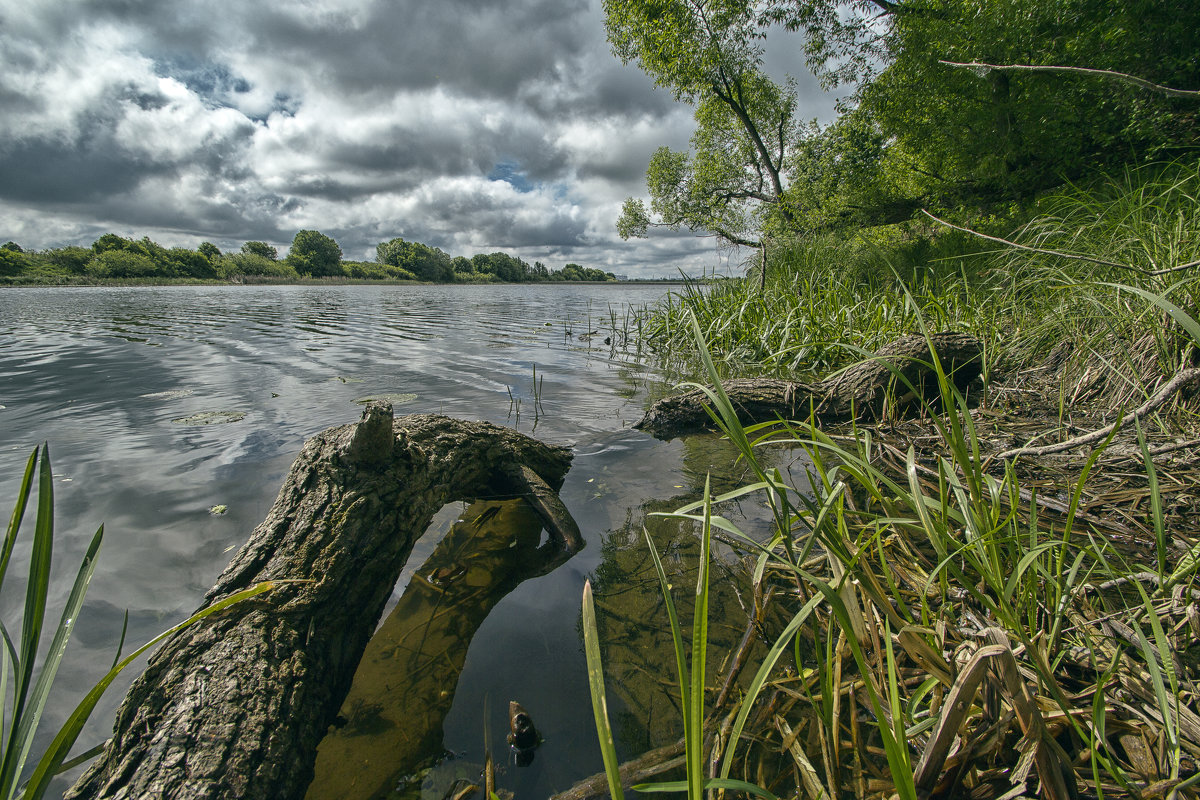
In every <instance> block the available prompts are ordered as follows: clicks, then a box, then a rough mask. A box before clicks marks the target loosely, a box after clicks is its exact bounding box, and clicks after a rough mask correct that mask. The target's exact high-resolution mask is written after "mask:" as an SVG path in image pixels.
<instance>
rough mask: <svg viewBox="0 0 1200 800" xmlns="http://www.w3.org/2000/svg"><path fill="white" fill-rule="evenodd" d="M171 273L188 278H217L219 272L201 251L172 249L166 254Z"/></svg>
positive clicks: (182, 248)
mask: <svg viewBox="0 0 1200 800" xmlns="http://www.w3.org/2000/svg"><path fill="white" fill-rule="evenodd" d="M166 257H167V259H168V260H169V261H170V264H171V267H170V269H171V272H173V273H174V274H177V275H181V276H185V277H188V278H215V277H217V270H216V268H215V267H214V266H213V263H212V262H211V261H209V260H208V258H206V257H205V255H204V254H203V253H201V252H200V251H199V250H190V249H188V248H186V247H172V248H171V249H170V250H168V251H167V252H166Z"/></svg>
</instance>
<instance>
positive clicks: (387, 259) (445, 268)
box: [375, 238, 454, 283]
mask: <svg viewBox="0 0 1200 800" xmlns="http://www.w3.org/2000/svg"><path fill="white" fill-rule="evenodd" d="M375 260H376V261H377V262H378V263H380V264H391V265H392V266H394V267H399V268H401V269H405V270H408V271H409V272H411V273H412V274H414V275H416V276H417V279H418V280H422V281H430V282H433V283H450V282H452V281H453V280H454V263H453V260H452V259H451V258H450V256H449V255H447V254H446V253H444V252H443V251H442V250H440V249H439V248H436V247H430V246H429V245H427V244H422V243H420V242H407V241H405V240H404V239H400V238H396V239H391V240H389V241H386V242H381V243H380V244H379V245H377V246H376V248H375Z"/></svg>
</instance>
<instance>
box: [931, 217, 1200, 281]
mask: <svg viewBox="0 0 1200 800" xmlns="http://www.w3.org/2000/svg"><path fill="white" fill-rule="evenodd" d="M921 213H922V214H924V215H925V216H927V217H929V218H930V219H931V220H933V221H934V222H936V223H938V224H939V225H945V226H946V227H947V228H953V229H954V230H956V231H962V232H963V233H969V234H971V235H972V236H978V237H979V238H980V239H987V240H988V241H989V242H998V243H1000V244H1006V245H1008V246H1009V247H1015V248H1016V249H1018V250H1025V251H1027V252H1030V253H1041V254H1042V255H1046V256H1058V257H1060V258H1070V259H1074V260H1076V261H1087V262H1089V263H1092V264H1100V265H1101V266H1104V267H1116V268H1118V269H1127V270H1129V271H1130V272H1138V273H1140V274H1142V275H1150V276H1157V275H1167V274H1169V273H1172V272H1180V271H1182V270H1185V269H1191V268H1193V267H1200V260H1197V261H1189V262H1188V263H1186V264H1177V265H1175V266H1173V267H1166V268H1164V269H1143V268H1142V267H1135V266H1133V265H1132V264H1121V263H1119V262H1116V261H1105V260H1104V259H1102V258H1093V257H1091V256H1084V255H1079V254H1078V253H1064V252H1062V251H1061V250H1047V249H1046V248H1044V247H1032V246H1030V245H1027V244H1021V243H1020V242H1014V241H1012V240H1010V239H1001V238H1000V237H999V236H989V235H988V234H986V233H980V232H979V231H975V230H971V229H970V228H964V227H962V226H960V225H955V224H954V223H952V222H947V221H946V220H944V219H941V218H940V217H935V216H934V215H933V214H930V213H929V212H928V211H926V210H925V209H923V208H922V209H921Z"/></svg>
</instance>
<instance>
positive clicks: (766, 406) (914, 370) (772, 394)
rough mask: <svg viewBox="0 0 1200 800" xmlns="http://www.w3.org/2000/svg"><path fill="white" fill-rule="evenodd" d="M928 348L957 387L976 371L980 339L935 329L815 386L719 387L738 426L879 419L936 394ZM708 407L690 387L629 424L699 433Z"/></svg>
mask: <svg viewBox="0 0 1200 800" xmlns="http://www.w3.org/2000/svg"><path fill="white" fill-rule="evenodd" d="M931 347H932V349H933V351H934V352H936V353H937V357H938V360H939V362H940V363H941V365H942V369H943V370H945V372H946V374H947V375H948V376H950V378H951V380H952V381H953V382H954V384H955V386H957V387H958V389H959V390H960V391H965V390H966V388H967V386H968V384H970V383H971V381H973V380H975V378H977V377H978V376H979V373H980V371H981V369H982V357H981V348H980V345H979V340H977V339H976V338H975V337H973V336H968V335H966V334H961V333H935V334H933V335H932V336H930V337H929V339H926V338H925V337H924V336H902V337H900V338H899V339H897V340H896V341H894V342H892V343H890V344H888V345H885V346H884V347H882V348H880V350H879V352H877V353H876V354H875V355H874V356H873V357H872V358H869V359H866V360H865V361H860V362H859V363H857V364H855V365H853V366H851V367H849V368H847V369H845V370H842V371H841V372H838V373H835V374H834V375H831V376H829V377H828V378H826V379H825V380H823V381H820V382H818V383H815V384H812V383H801V382H800V381H785V380H778V379H774V378H753V379H743V380H730V381H724V382H723V383H722V384H721V386H722V387H723V388H724V390H725V394H726V395H728V397H729V400H730V402H731V403H732V404H733V407H734V409H735V410H736V411H737V413H738V419H740V420H741V422H742V424H743V425H750V424H753V423H756V422H768V421H771V420H774V419H779V418H782V419H808V418H809V415H810V414H811V415H813V416H814V417H815V418H816V419H817V420H818V421H821V422H840V421H848V420H850V419H852V418H853V419H860V420H863V419H880V418H882V417H883V416H884V415H885V414H886V413H889V411H890V410H891V411H895V412H896V413H900V414H903V413H906V412H908V411H910V410H912V409H914V408H915V407H917V406H919V405H920V403H921V402H922V401H923V400H924V401H929V400H935V399H936V397H937V395H938V383H937V375H936V373H935V372H934V370H933V367H932V359H931V356H930V348H931ZM708 406H709V402H708V395H706V394H705V393H704V392H702V391H700V390H699V389H692V390H690V391H687V392H683V393H682V394H677V395H674V396H672V397H666V398H664V399H662V400H659V401H658V402H656V403H655V404H654V405H652V406H651V407H650V410H649V411H647V412H646V415H645V416H644V417H642V419H641V420H640V421H639V422H638V423H637V424H636V425H635V426H634V427H636V428H639V429H641V430H644V431H646V432H647V433H650V434H651V435H653V436H655V437H656V438H659V439H674V438H675V437H677V436H683V435H686V434H689V433H696V432H698V431H701V430H705V429H710V428H712V427H713V423H712V418H711V417H710V416H709V413H708V410H707V409H708Z"/></svg>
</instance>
